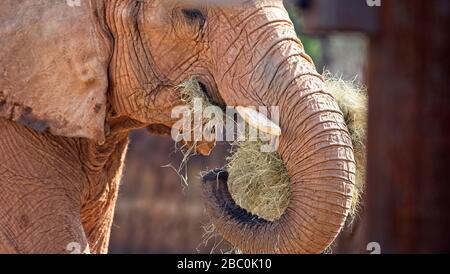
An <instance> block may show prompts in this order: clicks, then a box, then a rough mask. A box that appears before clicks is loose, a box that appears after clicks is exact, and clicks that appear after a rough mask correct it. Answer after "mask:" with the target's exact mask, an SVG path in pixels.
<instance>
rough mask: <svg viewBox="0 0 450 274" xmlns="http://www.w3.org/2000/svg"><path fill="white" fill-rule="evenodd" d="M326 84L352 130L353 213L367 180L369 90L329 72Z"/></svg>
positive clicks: (349, 128) (356, 210) (325, 74)
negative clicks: (354, 175) (354, 178)
mask: <svg viewBox="0 0 450 274" xmlns="http://www.w3.org/2000/svg"><path fill="white" fill-rule="evenodd" d="M324 76H325V85H326V87H327V89H328V90H329V91H330V92H331V93H332V94H333V96H334V97H335V98H336V101H337V102H338V105H339V107H340V109H341V110H342V113H343V114H344V119H345V123H346V124H347V127H348V130H349V132H350V138H351V139H352V144H353V153H354V155H355V162H356V180H355V191H354V193H353V200H352V207H351V210H350V214H351V215H353V216H354V215H355V214H356V213H357V212H358V207H359V203H360V200H361V195H362V193H363V191H364V184H365V180H366V132H367V111H368V109H367V108H368V107H367V106H368V98H367V90H366V89H365V88H364V87H362V86H360V85H358V84H356V83H355V82H354V81H344V80H342V79H341V78H339V77H336V76H333V75H332V74H331V73H329V72H325V73H324Z"/></svg>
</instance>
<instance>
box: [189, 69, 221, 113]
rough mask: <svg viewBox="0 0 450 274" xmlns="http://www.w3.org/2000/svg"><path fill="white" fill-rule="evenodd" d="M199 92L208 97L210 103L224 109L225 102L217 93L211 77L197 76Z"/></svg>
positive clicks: (217, 90)
mask: <svg viewBox="0 0 450 274" xmlns="http://www.w3.org/2000/svg"><path fill="white" fill-rule="evenodd" d="M196 80H197V82H198V85H199V87H200V90H201V92H202V93H203V94H204V95H205V96H206V97H207V98H208V100H209V101H210V102H211V104H213V105H215V106H218V107H220V108H221V109H222V110H225V109H226V106H227V105H226V103H225V101H224V100H223V98H222V96H221V95H220V93H219V89H218V87H217V84H216V82H215V81H214V79H212V77H208V76H205V77H199V79H196Z"/></svg>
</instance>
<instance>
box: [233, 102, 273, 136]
mask: <svg viewBox="0 0 450 274" xmlns="http://www.w3.org/2000/svg"><path fill="white" fill-rule="evenodd" d="M236 111H237V112H238V113H239V115H241V116H242V118H243V119H244V121H245V122H247V123H248V124H249V125H250V126H252V127H254V128H256V129H258V130H260V131H262V132H264V133H267V134H270V135H273V136H280V135H281V128H280V127H279V126H278V125H276V124H275V123H274V122H272V121H271V120H270V119H269V118H267V116H266V115H264V114H262V113H261V112H258V111H256V110H254V109H252V108H248V107H241V106H239V107H236Z"/></svg>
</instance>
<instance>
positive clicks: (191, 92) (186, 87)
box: [162, 78, 212, 187]
mask: <svg viewBox="0 0 450 274" xmlns="http://www.w3.org/2000/svg"><path fill="white" fill-rule="evenodd" d="M176 90H177V91H178V92H179V96H180V99H181V102H182V103H183V104H184V105H185V106H186V107H188V109H189V111H190V112H191V115H192V117H194V115H195V114H199V115H202V113H196V111H198V110H195V108H194V101H195V99H200V102H201V104H202V106H203V109H204V108H206V107H208V106H212V103H211V102H210V101H209V99H208V97H207V96H206V94H204V92H203V90H202V88H201V87H200V84H199V82H198V81H197V80H195V79H194V78H192V79H189V80H186V81H184V82H183V83H181V84H179V85H178V86H176ZM202 117H203V116H202ZM207 122H208V121H207V120H206V119H204V118H203V120H202V124H203V125H204V124H205V123H207ZM194 130H195V128H194V127H192V128H191V132H190V133H191V134H193V133H194ZM180 134H183V132H180ZM177 151H178V152H180V153H181V154H182V156H183V158H182V160H181V162H180V164H179V165H178V167H175V166H174V165H172V164H171V163H169V164H167V165H164V166H162V167H163V168H170V169H172V170H173V171H174V172H175V173H176V174H177V175H178V177H179V178H180V181H181V184H182V186H183V187H184V186H188V185H189V178H188V163H189V159H190V158H191V157H193V156H195V155H197V142H196V141H191V142H182V143H175V152H177Z"/></svg>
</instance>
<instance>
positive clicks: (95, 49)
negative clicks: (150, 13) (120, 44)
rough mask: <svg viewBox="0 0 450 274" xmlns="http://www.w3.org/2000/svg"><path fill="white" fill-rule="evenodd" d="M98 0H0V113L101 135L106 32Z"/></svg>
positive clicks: (70, 133)
mask: <svg viewBox="0 0 450 274" xmlns="http://www.w3.org/2000/svg"><path fill="white" fill-rule="evenodd" d="M102 5H103V4H102V1H96V0H52V1H46V0H23V1H16V0H2V1H0V37H1V39H0V118H1V117H3V118H6V119H9V120H13V121H16V122H19V123H22V124H25V125H27V126H29V127H32V128H34V129H35V130H37V131H39V132H42V131H45V130H48V131H49V132H51V133H52V134H55V135H60V136H66V137H85V138H90V139H93V140H96V141H98V142H100V143H101V142H103V141H104V138H105V137H104V127H105V113H106V93H107V89H108V64H109V60H110V56H111V41H110V40H111V38H110V36H109V32H108V31H107V28H106V26H105V23H104V22H105V19H104V18H102V16H103V15H102V14H104V13H103V12H99V11H101V10H103V6H102Z"/></svg>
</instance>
